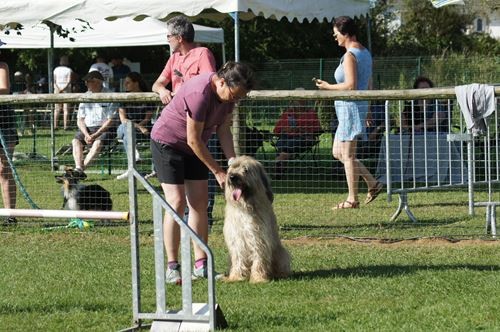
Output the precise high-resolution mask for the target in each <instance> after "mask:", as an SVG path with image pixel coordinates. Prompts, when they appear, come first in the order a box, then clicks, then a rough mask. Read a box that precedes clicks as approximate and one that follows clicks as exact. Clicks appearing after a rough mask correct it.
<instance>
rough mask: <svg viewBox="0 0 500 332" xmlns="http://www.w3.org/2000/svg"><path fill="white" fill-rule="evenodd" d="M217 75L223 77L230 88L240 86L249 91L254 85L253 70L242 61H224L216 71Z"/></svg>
mask: <svg viewBox="0 0 500 332" xmlns="http://www.w3.org/2000/svg"><path fill="white" fill-rule="evenodd" d="M217 76H219V77H221V78H223V79H224V81H226V83H227V85H228V86H229V87H231V88H234V87H241V88H243V89H245V90H246V91H250V90H252V89H253V87H254V85H255V77H254V73H253V70H252V69H251V68H250V66H249V65H247V64H245V63H242V62H235V61H228V62H226V63H225V64H224V66H222V68H221V69H219V71H218V72H217Z"/></svg>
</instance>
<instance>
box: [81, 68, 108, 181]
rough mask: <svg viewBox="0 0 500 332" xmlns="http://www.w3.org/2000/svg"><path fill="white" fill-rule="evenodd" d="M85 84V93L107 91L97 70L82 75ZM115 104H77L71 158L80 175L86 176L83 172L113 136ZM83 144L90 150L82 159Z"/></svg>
mask: <svg viewBox="0 0 500 332" xmlns="http://www.w3.org/2000/svg"><path fill="white" fill-rule="evenodd" d="M83 80H84V81H85V84H86V85H87V89H88V91H87V93H99V92H109V91H108V90H106V89H104V88H103V85H102V83H103V81H104V78H103V76H102V75H101V73H99V72H98V71H91V72H89V73H88V74H87V75H85V76H84V77H83ZM116 109H117V106H116V104H113V103H104V102H96V103H80V105H79V106H78V119H77V125H78V129H79V130H78V131H77V132H76V135H75V138H73V141H72V144H73V158H74V159H75V169H76V171H78V172H80V174H81V175H82V177H86V175H85V173H84V172H83V171H84V170H85V169H86V168H87V167H88V165H89V164H90V163H91V162H92V160H94V159H95V157H96V156H97V155H98V154H99V152H100V151H101V150H102V148H103V147H104V146H106V145H109V144H110V143H111V142H112V141H113V139H114V138H115V136H116V135H115V134H116V133H115V131H114V130H112V126H113V124H114V118H115V116H116ZM85 145H90V146H91V148H90V151H89V153H88V154H87V156H86V157H85V160H84V159H83V150H84V147H85Z"/></svg>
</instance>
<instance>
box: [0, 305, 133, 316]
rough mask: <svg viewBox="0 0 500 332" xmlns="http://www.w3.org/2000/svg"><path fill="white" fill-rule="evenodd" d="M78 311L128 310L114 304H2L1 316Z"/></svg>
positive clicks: (0, 306) (0, 307)
mask: <svg viewBox="0 0 500 332" xmlns="http://www.w3.org/2000/svg"><path fill="white" fill-rule="evenodd" d="M75 309H78V311H88V312H97V311H107V312H109V311H112V312H124V311H127V310H128V308H127V307H125V306H121V307H117V306H116V305H114V304H113V303H111V302H110V303H69V302H65V303H26V304H25V305H10V304H0V314H19V313H44V314H47V313H55V312H66V313H68V312H73V311H75Z"/></svg>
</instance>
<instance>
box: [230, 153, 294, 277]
mask: <svg viewBox="0 0 500 332" xmlns="http://www.w3.org/2000/svg"><path fill="white" fill-rule="evenodd" d="M269 184H270V181H269V178H268V176H267V174H266V173H265V171H264V167H263V166H262V164H261V163H259V162H258V161H257V160H255V159H253V158H251V157H248V156H242V157H238V158H236V159H235V160H234V161H233V163H232V164H231V166H230V167H229V169H228V171H227V178H226V185H225V197H226V216H225V220H224V238H225V241H226V245H227V247H228V250H229V255H230V260H231V262H230V264H231V266H230V271H229V276H228V277H227V278H226V279H225V280H226V281H240V280H245V279H250V282H252V283H257V282H266V281H269V280H270V279H274V278H283V277H286V276H288V275H289V274H290V255H289V254H288V252H287V251H286V249H285V248H284V247H283V246H282V244H281V242H280V238H279V234H278V225H277V223H276V216H275V214H274V211H273V206H272V203H273V193H272V191H271V187H270V185H269Z"/></svg>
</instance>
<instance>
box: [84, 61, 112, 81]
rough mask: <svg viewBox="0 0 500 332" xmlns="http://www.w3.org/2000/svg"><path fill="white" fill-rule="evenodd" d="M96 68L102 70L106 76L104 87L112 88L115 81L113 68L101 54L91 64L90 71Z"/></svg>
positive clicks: (102, 73)
mask: <svg viewBox="0 0 500 332" xmlns="http://www.w3.org/2000/svg"><path fill="white" fill-rule="evenodd" d="M95 70H97V71H98V72H100V73H101V75H102V77H104V83H103V84H104V87H105V88H106V89H110V88H111V84H112V83H113V69H112V68H111V67H110V66H109V65H108V64H107V63H106V61H105V59H104V57H102V56H100V55H98V56H97V57H96V59H95V63H94V64H93V65H92V66H90V69H89V73H90V72H91V71H95Z"/></svg>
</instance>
